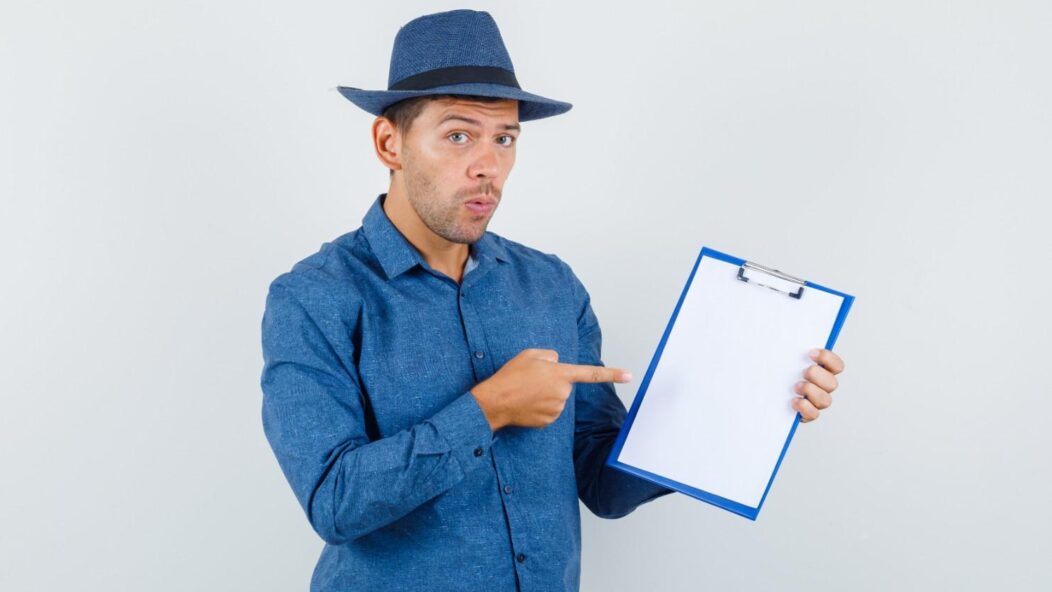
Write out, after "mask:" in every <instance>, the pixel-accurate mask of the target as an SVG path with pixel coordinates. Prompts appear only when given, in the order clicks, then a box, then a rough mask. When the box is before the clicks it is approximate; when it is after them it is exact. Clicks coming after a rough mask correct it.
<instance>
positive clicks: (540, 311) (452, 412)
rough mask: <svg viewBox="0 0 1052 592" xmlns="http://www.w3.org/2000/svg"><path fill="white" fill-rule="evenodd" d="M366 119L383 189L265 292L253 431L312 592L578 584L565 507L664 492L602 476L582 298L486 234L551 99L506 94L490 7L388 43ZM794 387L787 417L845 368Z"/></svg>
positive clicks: (597, 385)
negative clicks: (302, 523)
mask: <svg viewBox="0 0 1052 592" xmlns="http://www.w3.org/2000/svg"><path fill="white" fill-rule="evenodd" d="M340 91H341V93H343V94H344V96H346V97H347V98H348V99H350V100H351V101H352V102H354V103H355V104H356V105H358V106H360V107H362V108H364V109H366V110H367V111H369V112H370V113H372V114H374V115H377V116H378V117H377V118H376V119H375V121H374V122H373V126H372V137H373V144H374V148H375V150H376V154H377V157H378V158H379V159H380V161H381V162H382V163H383V165H384V166H386V167H387V168H388V169H390V170H391V178H390V187H389V189H388V191H387V193H383V194H380V195H379V196H378V197H377V198H376V200H375V201H374V202H373V204H372V206H371V208H370V209H369V210H368V212H367V213H366V214H365V217H364V218H363V221H362V226H361V227H360V228H358V229H356V230H354V231H352V232H349V233H347V234H344V235H342V236H340V237H338V238H336V239H334V240H333V241H332V242H330V243H325V244H324V245H323V246H322V248H321V249H320V250H319V251H318V252H317V253H315V254H314V255H311V256H310V257H307V258H306V259H304V260H302V261H300V262H299V263H297V264H296V265H295V266H294V267H293V269H292V270H291V271H290V272H287V273H284V274H282V275H280V276H279V277H278V278H276V279H275V280H274V281H273V283H272V284H271V286H270V290H269V294H268V296H267V303H266V312H265V313H264V317H263V325H262V329H263V354H264V360H265V365H264V369H263V375H262V379H261V384H262V388H263V393H264V398H263V423H264V428H265V432H266V436H267V438H268V441H269V442H270V444H271V446H272V447H273V449H274V452H275V455H276V456H277V459H278V461H279V464H280V466H281V468H282V470H283V471H284V474H285V476H286V478H287V479H288V482H289V484H290V485H291V486H292V488H293V491H294V492H295V494H296V497H297V499H298V500H299V502H300V504H301V505H302V507H303V509H304V511H305V512H306V515H307V518H308V520H309V521H310V524H311V526H312V527H313V528H314V529H315V530H316V532H317V533H318V534H319V535H320V536H321V537H322V539H324V541H325V542H326V545H325V548H324V550H323V551H322V554H321V557H320V559H319V561H318V564H317V566H316V568H315V570H314V574H313V578H312V581H311V589H312V590H358V591H364V590H485V591H504V590H548V591H550V590H577V589H578V581H579V573H580V517H579V506H578V499H580V500H581V501H583V502H584V503H585V505H586V506H587V507H588V508H589V510H590V511H592V512H593V513H595V514H596V515H598V516H601V517H606V518H616V517H620V516H624V515H626V514H628V513H629V512H631V511H632V510H633V509H635V508H636V507H637V506H639V505H640V504H642V503H644V502H647V501H650V500H652V499H654V498H657V497H659V496H662V495H665V494H667V493H670V492H671V491H670V490H668V489H665V488H663V487H660V486H657V485H654V484H652V483H649V482H647V481H644V480H642V479H638V478H636V477H634V476H632V475H629V474H627V473H623V472H620V471H618V470H616V469H613V468H610V467H607V466H605V464H604V461H605V460H606V457H607V456H608V454H609V451H610V449H611V446H612V445H613V442H614V439H615V437H616V436H617V433H618V430H619V428H620V426H621V423H622V421H623V420H624V417H625V414H626V412H625V407H624V405H623V404H622V403H621V401H620V400H619V399H618V398H617V395H616V393H615V391H614V388H613V385H612V384H611V383H612V382H627V381H628V380H630V379H631V375H630V374H628V373H626V372H624V371H623V370H621V369H618V368H608V367H606V366H605V365H604V364H603V362H602V361H601V356H600V351H601V332H600V329H599V324H598V321H597V319H596V316H595V314H594V313H593V311H592V307H591V304H590V299H589V295H588V292H587V291H586V290H585V288H584V286H583V285H582V284H581V282H580V281H579V280H578V279H577V277H576V275H575V274H574V273H573V271H572V270H571V268H570V267H569V266H568V265H567V264H566V263H564V262H563V261H562V260H561V259H559V258H558V257H557V256H555V255H552V254H546V253H542V252H540V251H537V250H535V249H531V248H529V247H526V246H524V245H522V244H520V243H517V242H514V241H511V240H509V239H506V238H504V237H501V236H499V235H496V234H494V233H491V232H487V231H486V227H487V225H488V224H489V221H490V219H491V218H492V216H493V214H494V212H495V211H496V208H497V207H498V205H499V203H500V200H501V194H502V191H503V187H504V182H505V181H506V179H507V177H508V174H509V173H510V171H511V169H512V166H513V164H514V162H515V150H516V143H517V140H518V137H519V135H520V133H521V126H520V122H522V121H528V120H531V119H538V118H541V117H548V116H551V115H557V114H560V113H564V112H566V111H568V110H569V109H570V107H571V105H570V104H569V103H563V102H559V101H554V100H551V99H547V98H544V97H540V96H538V95H534V94H530V93H527V92H525V91H523V90H522V89H521V88H519V86H518V83H517V81H516V79H515V76H514V70H513V68H512V64H511V61H510V58H509V57H508V55H507V52H506V50H505V48H504V45H503V41H502V39H501V36H500V33H499V31H498V29H497V26H496V23H494V22H493V19H492V18H491V17H490V15H489V14H487V13H485V12H475V11H470V10H455V11H450V12H443V13H438V14H432V15H426V16H424V17H420V18H418V19H415V20H413V21H411V22H409V23H408V24H406V25H405V26H404V27H402V28H401V29H400V31H399V32H398V35H397V36H396V38H395V44H394V51H393V52H392V62H391V71H390V78H389V83H388V90H386V91H366V90H361V89H355V88H348V87H340ZM817 362H818V364H816V365H815V366H812V367H811V368H810V369H809V370H808V372H807V373H806V377H807V380H805V381H802V382H801V384H800V385H799V386H798V391H797V392H798V393H799V394H800V395H801V398H800V399H799V400H798V401H797V402H796V403H795V405H796V408H797V410H798V411H799V412H800V413H801V415H802V417H803V418H804V420H805V421H806V420H810V419H813V418H815V417H817V416H818V410H820V409H824V408H826V407H828V406H829V404H830V403H831V400H830V395H829V393H830V392H832V391H833V390H834V389H835V388H836V379H835V378H834V376H833V375H834V374H836V373H838V372H839V371H840V370H841V369H842V368H843V365H842V362H841V361H840V359H839V358H838V357H837V356H835V355H834V354H833V353H832V352H829V351H825V350H822V351H821V352H820V354H819V356H818V357H817Z"/></svg>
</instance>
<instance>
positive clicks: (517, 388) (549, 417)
mask: <svg viewBox="0 0 1052 592" xmlns="http://www.w3.org/2000/svg"><path fill="white" fill-rule="evenodd" d="M631 380H632V374H630V373H629V372H626V371H624V370H622V369H620V368H608V367H606V366H588V365H579V364H560V363H559V353H558V352H556V351H555V350H551V349H524V350H522V351H521V352H519V353H518V355H516V356H515V357H514V358H512V359H510V360H508V363H506V364H504V366H502V367H501V369H500V370H498V371H497V373H496V374H494V375H493V376H491V377H489V378H487V379H486V380H484V381H482V382H480V383H478V384H477V385H475V388H473V389H471V394H472V395H474V397H475V399H476V400H477V401H478V404H479V407H481V408H482V412H483V413H484V414H485V415H486V419H487V420H488V421H489V425H490V428H491V429H492V430H493V431H494V432H495V431H497V430H499V429H501V428H503V427H505V426H509V425H515V426H522V427H528V428H542V427H544V426H546V425H548V424H550V423H552V422H553V421H555V420H556V419H558V418H559V416H560V415H561V414H562V412H563V407H565V406H566V400H567V399H568V398H570V393H571V392H572V391H573V385H574V383H577V382H629V381H631Z"/></svg>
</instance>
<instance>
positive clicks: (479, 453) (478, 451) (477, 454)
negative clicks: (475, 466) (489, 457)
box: [475, 448, 482, 456]
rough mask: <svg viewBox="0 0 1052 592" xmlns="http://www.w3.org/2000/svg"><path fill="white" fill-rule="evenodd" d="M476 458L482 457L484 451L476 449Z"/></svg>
mask: <svg viewBox="0 0 1052 592" xmlns="http://www.w3.org/2000/svg"><path fill="white" fill-rule="evenodd" d="M475 456H482V449H481V448H476V449H475Z"/></svg>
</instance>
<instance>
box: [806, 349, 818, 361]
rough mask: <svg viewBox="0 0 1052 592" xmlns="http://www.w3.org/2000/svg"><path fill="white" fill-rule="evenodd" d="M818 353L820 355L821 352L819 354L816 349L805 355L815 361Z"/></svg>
mask: <svg viewBox="0 0 1052 592" xmlns="http://www.w3.org/2000/svg"><path fill="white" fill-rule="evenodd" d="M819 353H821V352H819V351H818V350H817V349H813V350H811V351H809V352H807V355H809V356H811V359H812V360H817V359H818V354H819Z"/></svg>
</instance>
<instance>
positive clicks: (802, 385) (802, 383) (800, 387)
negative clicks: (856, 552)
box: [796, 380, 807, 389]
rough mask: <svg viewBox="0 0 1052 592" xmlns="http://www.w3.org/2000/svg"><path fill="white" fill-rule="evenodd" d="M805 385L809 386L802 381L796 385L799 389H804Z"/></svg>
mask: <svg viewBox="0 0 1052 592" xmlns="http://www.w3.org/2000/svg"><path fill="white" fill-rule="evenodd" d="M805 384H807V383H805V382H804V381H802V380H801V381H800V382H798V383H796V388H797V389H802V388H804V385H805Z"/></svg>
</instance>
